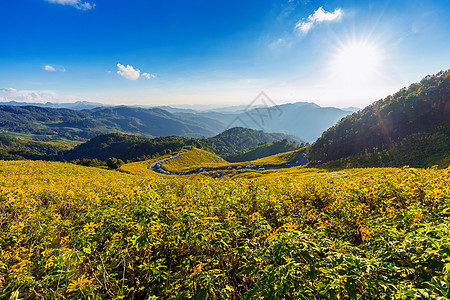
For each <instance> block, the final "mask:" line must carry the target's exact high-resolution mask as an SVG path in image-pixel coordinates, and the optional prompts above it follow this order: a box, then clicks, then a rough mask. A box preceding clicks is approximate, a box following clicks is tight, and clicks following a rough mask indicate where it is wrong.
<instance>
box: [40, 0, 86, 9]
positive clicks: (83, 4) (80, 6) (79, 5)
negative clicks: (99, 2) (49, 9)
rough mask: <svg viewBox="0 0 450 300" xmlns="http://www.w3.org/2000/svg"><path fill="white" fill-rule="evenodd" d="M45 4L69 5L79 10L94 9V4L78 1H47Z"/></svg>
mask: <svg viewBox="0 0 450 300" xmlns="http://www.w3.org/2000/svg"><path fill="white" fill-rule="evenodd" d="M47 2H50V3H55V4H61V5H70V6H73V7H75V8H76V9H79V10H91V9H94V8H95V3H89V2H82V1H80V0H47Z"/></svg>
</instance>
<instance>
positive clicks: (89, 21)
mask: <svg viewBox="0 0 450 300" xmlns="http://www.w3.org/2000/svg"><path fill="white" fill-rule="evenodd" d="M449 15H450V1H448V0H428V1H424V0H420V1H419V0H407V1H403V0H391V1H387V0H386V1H375V0H374V1H365V0H361V1H358V0H347V1H313V0H310V1H308V0H284V1H281V0H280V1H269V0H258V1H253V0H247V1H246V0H239V1H235V0H216V1H204V0H190V1H187V0H185V1H181V0H172V1H167V0H155V1H154V0H127V1H123V0H121V1H118V0H2V1H0V37H1V42H0V101H11V100H14V101H25V102H41V103H45V102H75V101H90V102H100V103H105V104H116V105H136V104H137V105H186V104H214V105H218V106H222V105H245V104H247V103H250V102H251V101H252V100H253V99H254V98H255V97H256V96H257V95H258V94H259V93H260V92H262V91H264V92H265V93H266V94H267V95H268V96H269V97H270V98H271V99H272V100H273V101H274V103H277V104H282V103H288V102H296V101H307V102H315V103H317V104H319V105H321V106H335V107H350V106H353V107H360V108H362V107H364V106H366V105H368V104H370V103H372V102H373V101H376V100H378V99H381V98H384V97H386V96H388V95H390V94H392V93H394V92H396V91H397V90H399V89H400V88H402V87H405V86H408V85H410V84H411V83H414V82H418V81H420V80H421V79H422V78H423V77H424V76H426V75H428V74H435V73H438V72H439V71H440V70H447V69H449V68H450V18H449V17H448V16H449Z"/></svg>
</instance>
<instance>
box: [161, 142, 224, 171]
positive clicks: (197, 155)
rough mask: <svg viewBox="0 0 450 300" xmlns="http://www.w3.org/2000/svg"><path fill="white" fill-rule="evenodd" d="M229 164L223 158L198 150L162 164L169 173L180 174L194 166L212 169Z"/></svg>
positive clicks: (194, 149) (193, 149) (195, 149)
mask: <svg viewBox="0 0 450 300" xmlns="http://www.w3.org/2000/svg"><path fill="white" fill-rule="evenodd" d="M224 164H227V161H225V160H224V159H223V158H221V157H219V156H217V155H215V154H213V153H211V152H208V151H205V150H202V149H198V148H195V147H194V148H192V150H190V151H187V152H185V153H183V154H182V155H181V156H180V157H178V158H176V159H172V160H169V161H167V162H165V163H163V164H162V168H163V169H164V170H166V171H169V172H174V173H180V172H184V171H187V170H190V169H192V166H198V165H208V166H209V167H210V168H211V167H214V166H217V167H220V166H223V165H224Z"/></svg>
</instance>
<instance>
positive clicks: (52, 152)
mask: <svg viewBox="0 0 450 300" xmlns="http://www.w3.org/2000/svg"><path fill="white" fill-rule="evenodd" d="M64 150H65V148H64V147H63V146H61V145H57V144H53V143H47V142H35V141H27V140H20V139H15V138H10V137H7V136H2V135H0V160H20V159H36V160H37V159H41V160H42V159H43V160H45V159H47V160H48V159H54V158H55V157H57V156H58V155H60V154H61V153H62V152H63V151H64Z"/></svg>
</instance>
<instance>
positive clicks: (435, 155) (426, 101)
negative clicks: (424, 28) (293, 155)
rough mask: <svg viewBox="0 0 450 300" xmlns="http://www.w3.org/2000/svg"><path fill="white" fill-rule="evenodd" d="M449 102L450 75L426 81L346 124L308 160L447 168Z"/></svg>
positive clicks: (325, 135) (321, 140)
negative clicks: (436, 165) (440, 165)
mask: <svg viewBox="0 0 450 300" xmlns="http://www.w3.org/2000/svg"><path fill="white" fill-rule="evenodd" d="M449 98H450V71H446V72H440V73H439V74H437V75H433V76H427V77H425V78H424V79H423V80H422V81H421V82H420V83H416V84H412V85H410V86H409V87H408V88H404V89H402V90H400V91H399V92H397V93H396V94H394V95H393V96H389V97H386V98H385V99H382V100H379V101H377V102H375V103H373V104H372V105H370V106H368V107H366V108H365V109H363V110H362V111H360V112H357V113H354V114H352V115H351V116H348V117H346V118H344V119H342V120H341V121H340V122H339V123H338V124H337V125H336V126H334V127H332V128H330V129H328V130H327V131H326V132H324V133H323V135H322V137H320V138H319V139H318V140H317V141H316V142H315V143H314V144H313V145H312V147H311V149H310V153H309V155H310V158H311V160H313V161H316V162H317V161H319V160H321V161H323V162H331V161H336V162H334V163H333V164H340V165H342V163H347V164H350V165H364V166H382V165H388V166H401V165H405V164H408V165H411V166H418V167H422V166H430V165H432V164H435V163H440V162H443V161H444V159H445V158H446V157H448V156H449V155H450V150H449V149H450V139H449V136H450V106H449V105H448V99H449ZM338 160H341V163H339V162H337V161H338ZM344 166H345V165H344ZM444 167H446V166H444Z"/></svg>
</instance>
